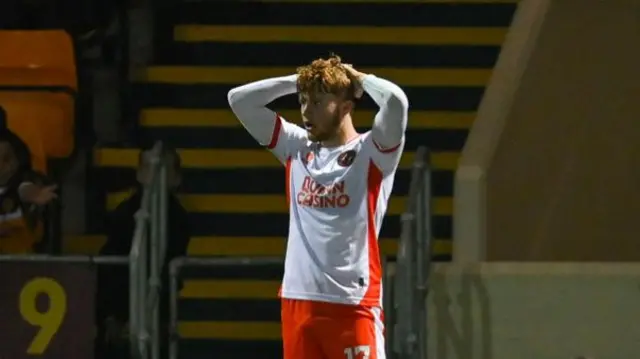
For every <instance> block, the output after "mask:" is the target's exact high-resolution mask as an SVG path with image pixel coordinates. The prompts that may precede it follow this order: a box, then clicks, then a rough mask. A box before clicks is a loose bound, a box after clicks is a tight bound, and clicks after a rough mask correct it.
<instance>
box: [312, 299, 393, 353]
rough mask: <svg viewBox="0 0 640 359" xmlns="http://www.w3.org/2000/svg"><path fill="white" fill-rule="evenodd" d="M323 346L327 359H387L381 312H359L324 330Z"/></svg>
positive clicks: (336, 320)
mask: <svg viewBox="0 0 640 359" xmlns="http://www.w3.org/2000/svg"><path fill="white" fill-rule="evenodd" d="M322 331H323V332H322V333H320V335H318V337H320V338H321V345H322V349H323V352H324V354H325V358H326V359H385V351H384V349H385V344H384V325H383V323H382V314H381V311H380V309H379V308H365V309H358V310H357V312H356V313H355V314H354V315H346V316H343V317H337V318H335V320H333V321H332V324H331V325H327V326H324V327H323V328H322Z"/></svg>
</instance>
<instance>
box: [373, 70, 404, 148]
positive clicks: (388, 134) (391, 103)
mask: <svg viewBox="0 0 640 359" xmlns="http://www.w3.org/2000/svg"><path fill="white" fill-rule="evenodd" d="M362 88H363V89H364V91H365V92H366V93H367V94H369V96H371V98H372V99H373V101H375V103H376V104H378V106H379V107H380V110H379V111H378V114H377V115H376V117H375V120H374V124H373V129H372V131H373V136H374V140H375V141H376V143H378V144H379V145H380V146H382V147H384V148H392V147H394V146H397V145H398V144H400V142H401V141H402V138H403V137H404V132H405V130H406V128H407V119H408V112H409V100H408V99H407V95H405V93H404V91H402V89H401V88H400V87H399V86H398V85H396V84H394V83H393V82H391V81H388V80H385V79H382V78H379V77H376V76H374V75H367V76H365V77H364V79H363V80H362Z"/></svg>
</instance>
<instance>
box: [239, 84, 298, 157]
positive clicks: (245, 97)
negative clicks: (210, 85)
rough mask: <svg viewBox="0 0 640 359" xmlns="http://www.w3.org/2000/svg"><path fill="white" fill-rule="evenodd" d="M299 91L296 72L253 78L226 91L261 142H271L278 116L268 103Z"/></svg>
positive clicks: (249, 130)
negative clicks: (266, 77) (280, 75)
mask: <svg viewBox="0 0 640 359" xmlns="http://www.w3.org/2000/svg"><path fill="white" fill-rule="evenodd" d="M295 92H296V75H291V76H283V77H276V78H271V79H266V80H261V81H256V82H252V83H249V84H246V85H242V86H239V87H236V88H233V89H231V91H229V94H228V95H227V99H228V100H229V106H231V110H232V111H233V113H234V114H235V115H236V116H237V117H238V120H240V122H241V123H242V125H243V126H244V127H245V128H246V129H247V131H248V132H249V133H250V134H251V135H252V136H253V137H254V138H255V139H256V140H257V141H258V142H260V143H261V144H263V145H266V144H268V143H269V142H270V140H271V136H272V135H273V129H274V126H275V121H276V117H275V114H274V113H273V112H272V111H271V110H269V109H268V108H267V107H266V106H267V104H269V103H271V102H272V101H273V100H275V99H277V98H279V97H282V96H285V95H289V94H292V93H295Z"/></svg>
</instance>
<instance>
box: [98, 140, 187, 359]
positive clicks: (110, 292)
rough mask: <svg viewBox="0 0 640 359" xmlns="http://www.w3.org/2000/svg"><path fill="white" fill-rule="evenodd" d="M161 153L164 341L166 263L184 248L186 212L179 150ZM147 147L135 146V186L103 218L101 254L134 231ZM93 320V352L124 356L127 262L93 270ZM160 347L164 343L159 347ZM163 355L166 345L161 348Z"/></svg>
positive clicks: (118, 250)
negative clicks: (164, 241) (164, 236)
mask: <svg viewBox="0 0 640 359" xmlns="http://www.w3.org/2000/svg"><path fill="white" fill-rule="evenodd" d="M162 156H163V158H164V159H165V161H166V163H167V176H168V179H167V185H168V186H169V188H167V190H168V191H169V196H168V201H167V204H168V207H169V208H168V211H169V213H168V216H167V219H168V221H169V222H168V223H167V229H168V236H167V252H166V257H165V263H164V267H163V271H162V274H161V276H162V277H161V283H162V284H163V286H162V288H161V292H160V317H161V319H160V320H161V323H162V324H161V325H162V333H161V337H162V338H164V339H163V340H162V342H163V343H165V344H166V343H167V342H168V318H169V313H168V308H169V288H168V285H167V283H169V263H170V262H171V260H173V259H174V258H178V257H183V256H185V255H186V254H187V246H188V244H189V238H190V232H189V218H188V214H187V211H186V210H185V209H184V207H183V206H182V204H180V201H179V199H178V197H177V196H176V190H177V188H178V186H179V185H180V183H181V175H180V167H181V161H180V156H179V154H178V153H177V151H175V150H174V149H169V148H163V152H162ZM151 160H152V153H151V150H146V151H141V152H140V157H139V164H138V171H137V181H138V183H137V186H136V189H135V190H134V193H133V195H132V196H131V197H129V198H128V199H127V200H125V201H124V202H122V203H121V204H120V205H119V206H118V207H117V208H116V209H115V210H114V211H113V212H112V213H111V215H110V216H109V218H108V221H107V236H108V238H107V242H106V243H105V245H104V247H103V248H102V250H101V252H100V254H101V255H119V256H127V255H129V251H130V250H131V245H132V242H133V235H134V231H135V225H136V221H135V213H136V212H137V211H138V209H140V205H141V202H142V195H143V188H144V186H145V185H148V184H149V183H150V181H151V176H152V173H151ZM97 320H98V326H99V333H98V337H97V340H98V342H97V343H96V351H97V352H96V358H105V359H106V358H118V359H121V358H126V357H127V356H128V355H129V354H128V353H129V348H128V328H127V322H128V320H129V274H128V268H127V267H124V266H123V267H111V268H107V269H105V270H102V271H100V272H99V278H98V298H97ZM163 349H164V348H163ZM163 351H164V352H165V353H164V354H165V355H166V350H163Z"/></svg>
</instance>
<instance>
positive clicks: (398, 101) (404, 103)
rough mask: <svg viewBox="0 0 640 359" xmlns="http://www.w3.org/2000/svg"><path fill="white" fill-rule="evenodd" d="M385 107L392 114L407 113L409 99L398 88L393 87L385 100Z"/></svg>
mask: <svg viewBox="0 0 640 359" xmlns="http://www.w3.org/2000/svg"><path fill="white" fill-rule="evenodd" d="M386 105H387V107H389V108H390V109H392V110H393V111H394V112H395V111H397V112H403V113H406V112H408V111H409V98H407V94H405V93H404V91H402V89H401V88H400V87H398V86H394V88H393V89H392V90H391V91H390V94H389V97H388V98H387V103H386Z"/></svg>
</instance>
